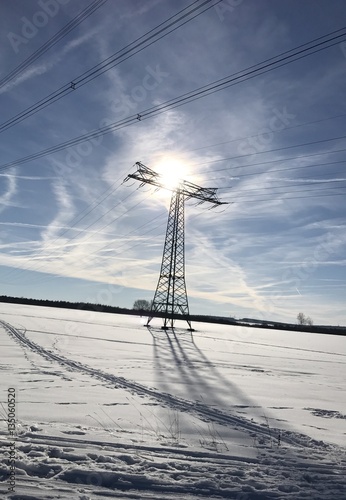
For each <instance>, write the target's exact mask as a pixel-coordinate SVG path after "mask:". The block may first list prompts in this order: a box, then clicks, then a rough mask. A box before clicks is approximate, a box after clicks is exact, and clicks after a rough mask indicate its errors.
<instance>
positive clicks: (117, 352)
mask: <svg viewBox="0 0 346 500" xmlns="http://www.w3.org/2000/svg"><path fill="white" fill-rule="evenodd" d="M144 323H145V318H139V317H135V316H122V315H113V314H105V313H97V312H89V311H75V310H66V309H53V308H43V307H42V308H40V307H34V306H24V305H14V304H0V346H1V360H0V368H1V402H2V405H1V408H0V412H1V427H0V439H1V445H2V451H3V452H4V450H9V449H10V446H9V443H10V442H13V441H14V442H15V464H16V476H15V482H16V488H15V492H11V491H8V487H9V486H10V482H9V478H8V475H7V473H8V470H9V467H8V462H7V459H8V453H3V457H2V460H1V464H0V479H1V481H0V492H1V493H3V494H4V496H5V498H8V499H11V500H19V499H22V500H29V499H32V500H34V499H58V498H60V499H78V500H88V499H108V498H123V499H127V498H131V499H147V498H151V499H154V498H155V499H162V500H163V499H165V500H167V499H173V498H174V499H177V498H179V499H180V498H181V499H186V500H187V499H191V500H192V499H196V498H229V499H236V500H253V499H313V500H317V499H319V500H325V499H330V500H331V499H333V500H339V499H340V500H341V499H343V500H344V499H345V498H346V454H345V451H346V397H345V388H344V385H345V376H346V338H345V337H336V336H326V335H318V334H307V333H297V332H283V331H273V330H270V331H267V330H261V329H253V328H242V327H234V326H221V325H208V324H202V323H199V324H197V323H194V324H193V326H194V328H195V329H196V332H194V333H193V334H192V335H191V333H189V332H187V331H186V329H185V325H184V324H181V325H178V328H177V329H176V331H175V332H167V333H165V332H164V331H162V330H161V329H160V328H159V327H160V325H161V322H160V321H159V320H157V323H156V324H155V322H153V328H151V329H150V330H148V329H147V328H145V327H144V326H143V324H144ZM8 389H11V393H13V392H14V391H13V389H15V399H16V403H15V412H16V419H17V420H16V432H15V436H13V437H12V436H11V435H10V433H9V428H8V425H7V421H6V420H7V416H8ZM12 406H13V405H12Z"/></svg>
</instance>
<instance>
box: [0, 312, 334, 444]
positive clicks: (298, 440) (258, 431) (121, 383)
mask: <svg viewBox="0 0 346 500" xmlns="http://www.w3.org/2000/svg"><path fill="white" fill-rule="evenodd" d="M0 325H2V327H3V328H4V329H5V330H6V331H7V333H9V334H10V335H12V336H13V337H14V338H15V339H17V340H18V341H19V342H20V343H21V344H22V345H23V346H26V347H28V348H29V349H31V350H32V351H34V352H36V353H37V354H39V355H41V356H43V357H45V358H46V359H49V360H51V361H56V362H57V363H59V364H62V365H64V366H66V367H68V368H70V369H72V370H76V371H78V372H80V373H84V374H86V375H89V376H91V377H96V378H98V379H100V380H103V381H105V382H107V383H109V382H111V383H114V385H115V386H116V387H118V388H122V389H125V390H127V391H130V392H134V393H136V394H137V395H139V396H147V397H149V398H151V399H154V400H156V401H157V402H159V403H160V404H161V405H162V406H164V407H170V408H173V409H174V410H179V411H182V412H185V413H190V414H192V415H194V416H197V417H198V418H200V419H201V420H203V421H207V422H214V423H217V424H220V425H225V426H232V428H234V429H236V430H239V431H243V432H248V433H249V434H250V435H251V436H254V435H256V436H257V437H258V435H261V436H262V437H263V438H266V439H267V440H268V441H272V439H273V433H277V434H278V433H279V431H278V430H276V429H273V428H268V427H267V426H265V424H263V426H262V425H260V424H256V423H255V422H251V421H249V420H246V419H245V418H244V417H238V416H236V415H230V414H226V413H224V412H222V411H221V410H218V409H216V408H212V407H210V406H208V405H207V404H205V403H202V402H199V401H189V400H186V399H183V398H180V397H177V396H174V395H172V394H169V393H165V392H160V391H158V390H156V389H153V388H150V387H147V386H144V385H142V384H139V383H137V382H135V381H133V380H129V379H126V378H124V377H118V376H116V375H111V374H108V373H104V372H102V371H101V370H97V369H95V368H92V367H89V366H87V365H83V364H82V363H79V362H78V361H73V360H72V359H68V358H65V357H64V356H61V355H57V354H54V353H53V352H51V351H50V350H47V349H44V348H43V347H41V346H40V345H38V344H36V343H35V342H32V341H31V340H29V339H28V338H27V337H26V336H25V335H24V333H21V332H20V331H19V330H18V329H16V328H15V327H14V326H12V325H10V324H9V323H6V322H5V321H2V320H0ZM280 434H281V441H285V442H286V443H287V444H292V445H295V446H301V447H304V446H309V447H311V445H313V444H314V445H316V444H318V443H317V442H316V441H314V440H312V439H311V438H310V437H308V436H305V435H302V434H298V433H293V432H290V431H285V430H280ZM324 446H326V445H324Z"/></svg>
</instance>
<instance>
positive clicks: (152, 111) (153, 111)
mask: <svg viewBox="0 0 346 500" xmlns="http://www.w3.org/2000/svg"><path fill="white" fill-rule="evenodd" d="M344 29H346V28H343V30H344ZM338 31H340V30H338ZM326 36H327V35H324V37H326ZM339 36H340V37H341V36H344V35H339ZM320 38H321V37H320ZM320 38H319V39H320ZM334 38H338V37H334ZM334 38H333V39H334ZM312 42H313V41H311V42H308V44H311V43H312ZM326 42H329V40H327V41H326ZM326 42H321V43H326ZM339 42H340V40H339ZM339 42H334V43H333V44H332V45H329V46H324V47H320V48H319V49H317V50H316V51H314V52H311V53H306V54H304V55H300V54H301V52H304V50H310V49H311V48H315V47H316V46H318V45H321V43H319V44H315V45H313V46H312V47H309V48H307V49H304V50H303V51H302V50H301V51H296V52H294V53H293V54H292V55H291V56H285V57H281V58H279V59H278V60H277V61H275V63H274V62H272V63H269V64H265V65H264V63H265V62H266V61H264V63H261V64H262V66H261V65H260V64H258V65H256V66H259V68H258V69H256V70H251V71H248V72H247V73H246V72H245V73H244V75H250V76H249V78H253V77H254V76H258V74H263V72H262V73H256V74H255V75H251V73H253V72H254V71H262V69H263V67H267V66H271V67H270V68H269V69H267V70H266V71H265V72H268V71H272V70H274V69H277V67H280V66H282V65H286V64H289V63H291V62H294V61H296V60H298V59H301V58H302V57H307V56H308V55H311V54H313V53H315V52H318V51H321V50H324V49H326V48H330V47H331V46H334V45H335V44H337V43H339ZM308 44H305V45H308ZM294 50H295V49H291V51H290V52H292V51H294ZM298 55H299V57H297V56H298ZM278 57H279V56H276V59H277V58H278ZM288 57H292V58H293V57H295V58H293V59H292V60H290V61H285V62H284V63H283V64H282V65H277V66H274V67H272V65H273V64H277V63H278V62H280V61H283V60H286V59H287V58H288ZM271 59H273V58H271ZM267 61H268V60H267ZM263 65H264V66H263ZM251 68H252V67H251ZM237 74H238V73H237ZM244 75H242V76H241V77H242V78H243V76H244ZM238 78H240V77H239V76H237V77H233V76H231V77H226V79H223V80H224V81H223V83H218V82H220V80H218V81H217V82H214V83H212V84H208V85H206V86H204V87H199V88H198V89H196V90H195V91H191V92H188V93H187V94H183V95H181V96H179V97H177V98H175V99H170V100H169V101H166V102H164V103H162V104H160V105H157V106H153V107H151V108H148V109H146V110H144V111H142V112H140V113H137V114H134V115H131V116H129V117H128V118H125V119H123V120H120V121H118V122H114V123H112V124H110V125H107V126H105V127H101V128H99V129H96V130H94V131H92V132H89V133H87V134H84V135H81V136H78V137H75V138H73V139H70V140H69V141H66V142H64V143H60V144H57V145H56V146H52V147H50V148H47V149H45V150H42V151H39V152H37V153H34V154H31V155H28V156H26V157H23V158H20V159H18V160H14V161H12V162H9V163H5V164H3V165H1V166H0V171H4V170H6V169H8V168H10V167H12V166H15V165H21V164H23V163H27V162H30V161H33V160H35V159H38V158H42V157H44V156H48V155H51V154H53V153H56V152H59V151H62V150H64V149H67V148H69V147H71V146H75V145H77V144H80V143H82V142H86V141H88V140H90V139H93V138H97V137H101V136H103V135H106V134H109V133H111V132H114V131H116V130H119V129H122V128H124V127H127V126H129V125H131V124H133V123H136V122H137V123H138V121H141V120H145V119H148V118H152V117H154V116H157V115H159V114H161V113H164V112H167V111H168V110H170V109H174V108H176V107H179V106H182V105H185V104H187V103H188V102H192V101H194V100H196V99H201V98H202V97H205V96H207V95H210V94H212V93H216V92H219V91H221V90H224V89H225V88H228V87H229V86H231V85H233V84H236V83H240V82H239V81H237V82H233V83H230V82H232V81H233V80H236V79H238ZM245 80H246V79H243V80H241V81H245ZM344 137H345V136H343V137H340V138H344ZM330 140H335V139H326V140H325V141H315V142H313V143H310V144H317V143H319V142H327V141H330ZM292 147H298V146H292ZM280 149H281V148H278V149H275V150H272V151H278V150H280ZM263 153H264V152H259V153H256V154H263ZM243 156H249V155H243Z"/></svg>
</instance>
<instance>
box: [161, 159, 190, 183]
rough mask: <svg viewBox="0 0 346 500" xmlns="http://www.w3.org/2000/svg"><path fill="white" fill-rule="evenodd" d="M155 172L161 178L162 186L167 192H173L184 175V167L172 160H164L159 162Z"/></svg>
mask: <svg viewBox="0 0 346 500" xmlns="http://www.w3.org/2000/svg"><path fill="white" fill-rule="evenodd" d="M156 171H157V172H158V173H159V174H160V176H161V181H162V184H163V185H164V187H165V188H167V189H169V190H174V189H176V188H177V187H178V186H179V182H180V181H181V180H182V179H183V178H184V176H185V175H186V169H185V167H184V165H183V164H182V163H181V162H180V161H178V160H175V159H173V158H166V159H164V160H163V161H160V163H159V165H158V166H157V168H156Z"/></svg>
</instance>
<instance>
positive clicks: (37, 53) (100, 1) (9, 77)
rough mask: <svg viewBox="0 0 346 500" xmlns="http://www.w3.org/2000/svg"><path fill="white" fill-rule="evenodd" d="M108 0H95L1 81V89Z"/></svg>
mask: <svg viewBox="0 0 346 500" xmlns="http://www.w3.org/2000/svg"><path fill="white" fill-rule="evenodd" d="M107 1H108V0H94V1H93V2H91V4H89V5H88V6H87V7H85V8H84V9H83V10H82V11H81V12H80V13H79V14H77V16H75V17H74V18H73V19H71V21H70V22H68V23H67V24H66V25H65V26H64V27H63V28H61V29H60V30H59V31H58V32H57V33H55V35H53V36H52V37H51V38H50V39H49V40H47V41H46V42H45V43H44V44H43V45H41V47H39V48H38V49H37V50H36V51H35V52H34V53H33V54H31V56H29V57H27V58H26V59H25V60H24V61H23V62H22V63H20V64H19V65H18V66H17V67H16V68H14V69H13V70H12V71H11V72H10V73H8V74H7V75H6V76H5V77H4V78H2V79H1V80H0V88H2V87H4V86H5V85H7V84H8V83H9V82H10V81H12V80H13V79H14V78H16V77H18V76H19V75H20V74H21V73H23V71H24V70H25V69H27V68H28V67H29V66H30V65H31V64H33V63H34V62H35V61H36V60H37V59H38V58H39V57H41V56H42V55H43V54H45V53H46V52H47V51H48V50H49V49H51V48H52V47H54V45H56V44H57V43H58V42H59V41H60V40H62V38H64V37H65V36H66V35H68V33H70V32H71V31H72V30H73V29H74V28H76V27H77V26H78V25H79V24H81V23H82V22H83V21H85V19H87V18H88V17H90V16H91V14H93V13H94V12H95V11H96V10H97V9H99V8H100V7H102V6H103V5H104V4H105V3H106V2H107Z"/></svg>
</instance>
